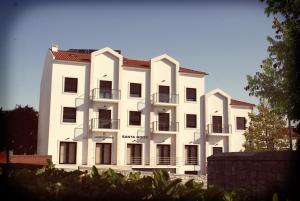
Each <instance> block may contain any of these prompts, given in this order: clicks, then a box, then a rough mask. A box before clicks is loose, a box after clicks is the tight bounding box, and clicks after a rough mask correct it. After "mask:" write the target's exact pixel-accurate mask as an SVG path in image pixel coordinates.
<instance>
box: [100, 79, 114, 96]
mask: <svg viewBox="0 0 300 201" xmlns="http://www.w3.org/2000/svg"><path fill="white" fill-rule="evenodd" d="M100 98H108V99H110V98H112V82H111V81H104V80H100Z"/></svg>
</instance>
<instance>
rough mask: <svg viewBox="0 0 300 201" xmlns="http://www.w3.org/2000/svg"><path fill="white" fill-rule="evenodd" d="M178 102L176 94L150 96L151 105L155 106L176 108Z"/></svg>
mask: <svg viewBox="0 0 300 201" xmlns="http://www.w3.org/2000/svg"><path fill="white" fill-rule="evenodd" d="M178 100H179V95H178V94H163V93H155V94H152V100H151V103H152V104H153V105H157V106H176V105H177V104H178V102H179V101H178Z"/></svg>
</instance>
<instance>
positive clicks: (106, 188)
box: [7, 162, 243, 201]
mask: <svg viewBox="0 0 300 201" xmlns="http://www.w3.org/2000/svg"><path fill="white" fill-rule="evenodd" d="M8 180H9V185H7V188H10V189H14V191H13V192H15V193H11V192H12V191H10V192H9V193H8V192H7V193H8V194H9V196H10V198H11V199H12V200H15V199H16V200H20V199H22V200H38V201H42V200H46V201H48V200H49V201H60V200H72V201H81V200H84V201H94V200H99V201H102V200H104V201H108V200H122V201H127V200H128V201H135V200H136V201H137V200H178V201H181V200H188V201H218V200H220V201H221V200H222V201H243V196H239V195H242V194H239V193H237V192H230V193H226V192H225V191H224V190H223V189H222V188H219V187H216V186H209V187H208V189H203V183H201V182H196V181H194V180H189V181H187V182H185V183H183V182H182V181H181V179H171V178H170V176H169V174H168V173H167V172H166V171H164V170H158V171H154V172H153V176H142V174H141V173H140V172H131V173H130V174H129V175H128V176H124V175H122V174H120V173H117V172H115V171H114V170H112V169H108V170H107V171H104V172H99V171H98V170H97V168H96V167H93V168H92V170H91V172H90V173H88V172H87V171H79V170H75V171H71V172H67V171H64V170H61V169H56V168H55V167H54V165H53V164H52V163H50V162H49V163H48V166H46V167H43V168H41V169H38V170H36V171H34V170H29V169H15V170H12V171H11V172H10V174H9V178H8Z"/></svg>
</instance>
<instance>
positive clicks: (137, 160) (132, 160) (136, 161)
mask: <svg viewBox="0 0 300 201" xmlns="http://www.w3.org/2000/svg"><path fill="white" fill-rule="evenodd" d="M127 165H142V157H138V156H134V157H131V158H130V159H129V161H127Z"/></svg>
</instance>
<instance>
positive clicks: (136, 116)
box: [129, 111, 141, 126]
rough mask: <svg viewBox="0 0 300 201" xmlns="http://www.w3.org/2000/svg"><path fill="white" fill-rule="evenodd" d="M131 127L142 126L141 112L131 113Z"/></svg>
mask: <svg viewBox="0 0 300 201" xmlns="http://www.w3.org/2000/svg"><path fill="white" fill-rule="evenodd" d="M129 125H137V126H139V125H141V112H137V111H130V112H129Z"/></svg>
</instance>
